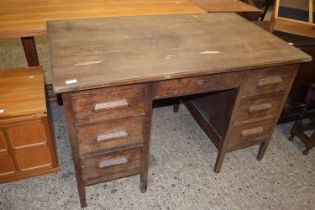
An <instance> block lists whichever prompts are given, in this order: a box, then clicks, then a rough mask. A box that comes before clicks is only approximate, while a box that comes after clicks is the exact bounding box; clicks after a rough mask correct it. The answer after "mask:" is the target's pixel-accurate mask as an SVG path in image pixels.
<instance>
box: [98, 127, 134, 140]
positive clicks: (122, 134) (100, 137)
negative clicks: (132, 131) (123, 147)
mask: <svg viewBox="0 0 315 210" xmlns="http://www.w3.org/2000/svg"><path fill="white" fill-rule="evenodd" d="M125 137H128V132H127V131H126V130H121V131H114V132H109V133H103V134H101V135H98V136H97V138H96V141H97V142H99V143H100V142H103V141H108V140H112V139H118V138H125Z"/></svg>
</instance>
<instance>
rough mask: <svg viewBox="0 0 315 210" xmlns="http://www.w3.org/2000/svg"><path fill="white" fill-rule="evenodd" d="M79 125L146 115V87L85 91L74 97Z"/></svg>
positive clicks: (74, 108)
mask: <svg viewBox="0 0 315 210" xmlns="http://www.w3.org/2000/svg"><path fill="white" fill-rule="evenodd" d="M72 105H73V111H74V118H75V121H76V122H77V123H79V124H82V123H90V122H99V121H104V120H113V119H119V118H125V117H130V116H136V115H141V114H144V85H129V86H122V87H117V88H116V87H115V88H103V89H98V90H90V91H83V92H79V93H75V94H73V95H72Z"/></svg>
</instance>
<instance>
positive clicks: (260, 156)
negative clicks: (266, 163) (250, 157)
mask: <svg viewBox="0 0 315 210" xmlns="http://www.w3.org/2000/svg"><path fill="white" fill-rule="evenodd" d="M270 138H271V137H270ZM268 144H269V141H266V142H263V143H261V144H260V146H259V150H258V154H257V156H256V159H257V160H262V159H263V157H264V155H265V152H266V149H267V147H268Z"/></svg>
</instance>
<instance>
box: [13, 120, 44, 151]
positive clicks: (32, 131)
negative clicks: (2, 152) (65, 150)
mask: <svg viewBox="0 0 315 210" xmlns="http://www.w3.org/2000/svg"><path fill="white" fill-rule="evenodd" d="M7 133H8V136H9V139H10V142H11V144H12V147H13V148H14V149H21V148H26V147H30V146H37V145H43V144H46V134H45V129H44V125H43V123H42V122H41V120H40V119H38V120H33V121H26V122H25V123H20V124H17V125H14V126H10V127H9V128H8V129H7Z"/></svg>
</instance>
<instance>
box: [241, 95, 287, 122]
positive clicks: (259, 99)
mask: <svg viewBox="0 0 315 210" xmlns="http://www.w3.org/2000/svg"><path fill="white" fill-rule="evenodd" d="M283 96H284V95H283V94H273V95H268V96H256V97H251V98H244V99H242V101H241V104H240V108H239V110H238V111H237V112H236V121H242V120H250V119H254V118H257V119H259V118H261V117H264V116H268V115H269V116H274V117H275V116H276V114H277V112H278V110H279V108H280V104H281V101H282V98H283Z"/></svg>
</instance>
